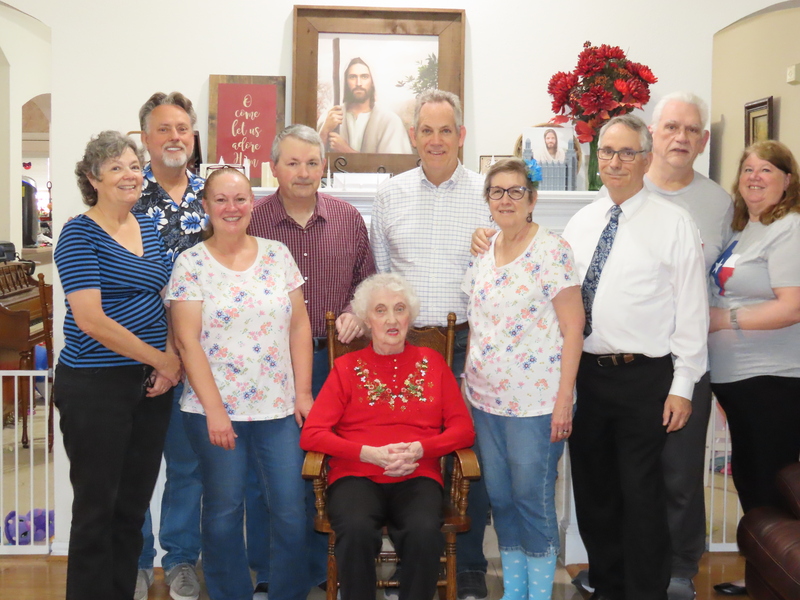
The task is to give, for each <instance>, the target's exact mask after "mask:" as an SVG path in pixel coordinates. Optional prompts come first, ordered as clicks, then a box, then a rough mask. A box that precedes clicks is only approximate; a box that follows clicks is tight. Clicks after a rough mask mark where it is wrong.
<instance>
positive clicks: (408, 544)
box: [328, 477, 444, 600]
mask: <svg viewBox="0 0 800 600" xmlns="http://www.w3.org/2000/svg"><path fill="white" fill-rule="evenodd" d="M328 515H329V517H330V521H331V527H333V530H334V531H335V532H336V549H335V553H336V565H337V567H338V570H339V583H340V584H341V592H342V599H343V600H375V585H376V579H377V577H376V573H375V557H376V556H377V554H378V552H379V551H380V548H381V529H382V528H383V526H384V525H386V526H387V527H388V529H389V537H391V539H392V542H393V543H394V547H395V550H397V555H398V558H399V559H400V561H401V562H402V565H403V568H402V569H401V570H400V600H420V599H424V598H432V597H433V595H434V594H435V593H436V581H437V579H438V577H439V558H440V557H441V555H442V551H443V550H444V537H443V536H442V532H441V527H442V486H441V485H439V483H437V482H436V481H434V480H433V479H430V478H428V477H414V478H412V479H407V480H405V481H401V482H398V483H375V482H374V481H372V480H370V479H367V478H366V477H344V478H342V479H339V480H337V481H335V482H334V483H333V485H331V486H330V488H329V490H328Z"/></svg>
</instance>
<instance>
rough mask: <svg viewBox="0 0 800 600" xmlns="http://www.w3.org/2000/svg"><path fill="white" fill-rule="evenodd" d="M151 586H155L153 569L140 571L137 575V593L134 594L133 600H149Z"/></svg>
mask: <svg viewBox="0 0 800 600" xmlns="http://www.w3.org/2000/svg"><path fill="white" fill-rule="evenodd" d="M151 585H153V569H139V572H138V573H137V574H136V591H135V592H133V600H147V595H148V594H149V593H150V586H151Z"/></svg>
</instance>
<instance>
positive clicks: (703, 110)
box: [650, 92, 708, 129]
mask: <svg viewBox="0 0 800 600" xmlns="http://www.w3.org/2000/svg"><path fill="white" fill-rule="evenodd" d="M672 101H675V102H684V103H686V104H691V105H692V106H694V107H695V108H696V109H697V113H698V114H699V115H700V128H701V129H705V128H706V125H708V104H706V103H705V101H704V100H703V99H702V98H701V97H700V96H697V95H695V94H692V93H691V92H672V93H671V94H667V95H666V96H664V97H663V98H662V99H661V100H659V101H658V104H656V107H655V108H654V109H653V120H652V121H650V123H651V124H652V125H653V126H654V127H655V126H656V125H658V123H659V122H660V121H661V113H662V112H663V111H664V107H665V106H667V104H669V103H670V102H672Z"/></svg>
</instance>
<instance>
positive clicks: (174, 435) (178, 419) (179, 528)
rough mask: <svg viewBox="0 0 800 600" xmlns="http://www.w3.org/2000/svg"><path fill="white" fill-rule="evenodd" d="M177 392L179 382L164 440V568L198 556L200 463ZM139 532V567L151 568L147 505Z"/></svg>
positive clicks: (161, 532) (152, 551) (161, 539)
mask: <svg viewBox="0 0 800 600" xmlns="http://www.w3.org/2000/svg"><path fill="white" fill-rule="evenodd" d="M181 394H183V383H179V384H178V385H177V387H176V388H175V393H174V397H173V402H172V416H171V418H170V422H169V429H168V430H167V439H166V442H165V443H164V460H165V461H166V463H167V472H166V475H167V480H166V483H165V485H164V495H163V496H162V497H161V528H160V530H159V534H158V541H159V542H160V543H161V547H162V548H163V549H164V551H165V552H166V555H165V556H164V558H163V559H162V561H161V565H162V566H163V567H164V570H165V571H168V570H170V569H171V568H173V567H174V566H176V565H179V564H182V563H187V564H190V565H192V566H194V565H195V564H197V559H198V557H199V556H200V500H201V498H202V497H203V483H202V481H201V480H200V463H199V462H198V460H197V455H196V454H195V453H194V450H192V445H191V444H190V443H189V438H188V437H187V435H186V430H185V428H184V425H183V417H182V416H181V406H180V399H181ZM142 535H143V537H144V545H143V547H142V554H141V556H139V568H140V569H152V568H153V559H154V558H155V556H156V550H155V548H154V539H153V526H152V521H151V516H150V510H149V509H148V510H147V514H146V515H145V522H144V527H143V528H142Z"/></svg>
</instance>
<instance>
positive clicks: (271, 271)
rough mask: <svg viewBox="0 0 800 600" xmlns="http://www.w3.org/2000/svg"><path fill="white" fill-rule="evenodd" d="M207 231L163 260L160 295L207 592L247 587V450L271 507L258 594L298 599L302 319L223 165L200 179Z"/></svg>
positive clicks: (304, 373) (293, 269) (244, 197)
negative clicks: (197, 474)
mask: <svg viewBox="0 0 800 600" xmlns="http://www.w3.org/2000/svg"><path fill="white" fill-rule="evenodd" d="M203 207H204V209H205V212H206V214H208V217H209V221H210V223H211V227H212V228H213V229H212V231H213V233H212V235H211V236H210V237H209V238H208V239H206V240H205V241H204V242H202V243H200V244H198V245H196V246H194V247H193V248H190V249H189V250H186V251H184V252H183V253H182V254H181V255H180V256H179V257H178V259H177V261H176V262H175V267H174V269H173V271H172V279H171V280H170V284H169V291H168V293H167V299H168V300H169V301H170V305H171V312H172V319H173V323H174V327H175V335H176V345H177V347H178V349H179V350H180V354H181V358H182V360H183V364H184V366H185V369H186V374H187V376H188V384H187V385H186V387H185V389H184V393H183V396H182V398H181V409H182V411H183V416H184V425H185V427H186V432H187V434H188V436H189V439H190V441H191V444H192V448H193V449H194V451H195V452H196V453H197V455H198V457H199V460H200V469H201V475H202V480H203V517H202V526H203V534H202V535H203V538H202V539H203V572H204V574H205V580H206V584H207V587H208V594H209V596H210V597H211V599H212V600H241V599H242V598H252V594H253V587H252V583H251V580H250V570H249V567H248V563H247V556H246V553H245V543H244V535H243V526H244V508H243V507H244V491H245V483H246V480H247V472H248V461H252V463H253V465H254V466H255V469H256V471H257V472H258V475H259V478H260V480H261V484H262V486H263V488H264V489H263V494H264V497H265V498H266V499H267V501H268V503H269V508H270V514H271V516H272V521H271V523H272V525H271V532H266V531H265V532H264V535H270V536H271V539H270V546H271V547H272V548H273V549H275V551H274V552H273V553H272V561H271V574H270V580H269V595H270V598H272V599H274V600H305V598H306V596H307V595H308V585H307V579H308V577H307V576H306V575H304V574H303V573H302V572H299V571H301V570H302V569H304V568H305V566H304V565H306V564H307V559H306V542H305V537H306V536H305V532H306V527H305V503H304V500H303V498H304V486H303V480H302V479H301V477H300V471H301V469H302V463H303V453H302V451H301V450H300V445H299V444H300V430H299V425H300V424H301V423H302V419H303V418H304V417H305V416H306V415H307V414H308V411H309V410H310V409H311V404H312V398H311V362H312V349H311V326H310V324H309V320H308V314H307V313H306V309H305V303H304V301H303V292H302V290H301V288H300V286H301V285H302V284H303V278H302V276H301V275H300V271H299V270H298V268H297V265H296V264H295V262H294V260H293V259H292V255H291V254H290V253H289V250H288V249H287V248H286V246H284V245H283V244H281V243H280V242H276V241H272V240H266V239H263V238H255V237H252V236H249V235H247V226H248V224H249V223H250V215H251V213H252V210H253V192H252V190H251V188H250V182H249V181H248V180H247V178H246V177H245V176H244V175H242V174H241V173H240V172H239V171H236V170H235V169H223V170H220V171H215V172H214V173H213V174H212V175H211V176H210V177H209V178H208V180H207V181H206V185H205V191H204V194H203Z"/></svg>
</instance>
